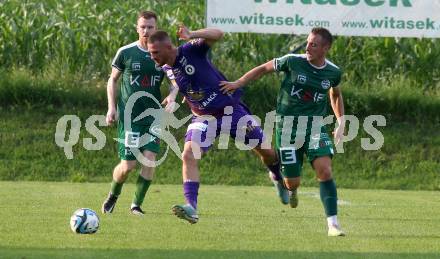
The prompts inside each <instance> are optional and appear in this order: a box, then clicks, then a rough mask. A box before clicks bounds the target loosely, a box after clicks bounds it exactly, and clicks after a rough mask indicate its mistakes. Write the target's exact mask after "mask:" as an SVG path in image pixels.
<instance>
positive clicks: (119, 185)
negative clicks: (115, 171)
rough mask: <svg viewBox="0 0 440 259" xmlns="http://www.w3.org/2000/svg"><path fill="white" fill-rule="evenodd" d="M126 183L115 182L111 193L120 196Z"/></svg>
mask: <svg viewBox="0 0 440 259" xmlns="http://www.w3.org/2000/svg"><path fill="white" fill-rule="evenodd" d="M123 185H124V183H118V182H116V181H115V180H113V181H112V187H111V188H110V192H111V193H112V194H113V195H115V196H119V195H120V194H121V190H122V186H123Z"/></svg>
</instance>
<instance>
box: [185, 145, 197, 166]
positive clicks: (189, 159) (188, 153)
mask: <svg viewBox="0 0 440 259" xmlns="http://www.w3.org/2000/svg"><path fill="white" fill-rule="evenodd" d="M182 160H183V162H184V163H194V162H195V161H196V158H195V156H194V153H193V150H192V149H191V148H185V149H184V150H183V153H182Z"/></svg>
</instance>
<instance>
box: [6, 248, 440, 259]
mask: <svg viewBox="0 0 440 259" xmlns="http://www.w3.org/2000/svg"><path fill="white" fill-rule="evenodd" d="M0 251H1V256H0V257H1V258H22V259H25V258H253V259H255V258H326V259H329V258H438V254H435V253H380V252H371V253H370V252H367V253H353V252H296V251H218V250H194V249H188V250H173V249H170V250H158V249H91V248H65V249H61V248H10V247H1V246H0Z"/></svg>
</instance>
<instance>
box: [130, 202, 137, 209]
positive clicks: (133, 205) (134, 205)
mask: <svg viewBox="0 0 440 259" xmlns="http://www.w3.org/2000/svg"><path fill="white" fill-rule="evenodd" d="M137 206H138V205H136V204H134V203H132V204H131V207H130V208H131V209H133V208H134V207H137Z"/></svg>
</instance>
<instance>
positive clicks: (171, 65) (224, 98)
mask: <svg viewBox="0 0 440 259" xmlns="http://www.w3.org/2000/svg"><path fill="white" fill-rule="evenodd" d="M177 34H178V36H179V38H180V39H182V40H190V41H189V42H187V43H185V44H183V45H181V46H179V47H175V46H174V45H173V44H172V42H171V39H170V37H169V35H168V34H167V33H166V32H165V31H156V32H155V33H153V34H152V35H150V37H149V39H148V50H149V51H150V53H151V58H152V59H153V60H154V61H155V62H156V63H157V64H158V65H159V66H161V67H162V69H163V70H164V71H165V72H166V73H167V76H168V78H169V79H170V80H171V82H172V84H173V85H174V86H175V88H174V89H173V90H171V92H170V95H169V96H168V97H167V98H166V99H165V104H169V103H171V102H173V101H174V100H175V96H176V95H177V92H180V93H181V94H182V95H183V96H184V97H185V99H186V102H187V103H188V105H189V106H190V108H191V111H192V113H193V115H194V116H193V118H192V121H191V124H190V125H189V126H188V130H187V132H186V135H185V145H184V150H183V154H182V160H183V165H182V177H183V191H184V196H185V200H186V204H184V205H174V206H173V207H172V211H173V213H174V214H175V215H176V216H177V217H179V218H182V219H185V220H187V221H188V222H190V223H191V224H194V223H197V221H198V219H199V217H198V215H197V197H198V190H199V186H200V184H199V182H200V172H199V168H198V160H200V159H201V154H204V153H206V152H207V151H208V149H209V148H210V146H211V145H212V143H213V142H214V140H215V139H216V137H218V136H219V134H220V131H221V132H222V133H224V132H225V128H227V132H228V133H229V136H231V137H232V138H234V139H236V140H237V139H238V140H239V141H240V140H242V141H243V142H244V143H245V144H248V143H249V141H250V140H258V145H256V146H255V147H254V148H253V149H252V150H253V151H254V152H255V153H256V154H257V155H258V156H259V157H260V158H261V160H262V162H263V163H264V164H265V165H266V166H267V167H268V169H269V174H270V176H271V179H272V181H273V182H274V184H275V186H276V188H277V192H278V196H279V197H280V199H281V202H282V203H283V204H288V203H289V193H288V191H287V189H286V188H285V187H284V185H283V182H282V176H281V174H280V166H279V162H278V158H277V155H276V152H275V150H274V149H272V148H269V149H263V148H262V146H261V144H262V142H263V138H264V136H263V131H262V129H261V127H260V126H259V125H258V124H257V123H256V121H255V120H252V119H248V120H247V123H246V124H245V125H244V129H243V128H242V127H241V124H240V123H239V121H240V119H241V118H242V117H244V116H247V117H246V118H248V117H249V116H250V111H249V109H248V108H247V107H246V106H245V105H244V104H243V103H242V102H241V100H240V97H241V95H242V91H241V90H238V91H235V92H234V93H232V94H223V93H222V92H221V91H220V86H219V83H220V81H226V78H225V77H224V76H223V75H222V73H221V72H220V71H218V70H217V68H215V67H214V65H213V64H212V63H211V62H210V60H209V59H208V57H207V54H208V51H209V49H210V48H211V46H212V45H213V44H214V43H215V42H217V41H218V40H220V39H221V38H222V37H223V32H222V31H221V30H218V29H215V28H205V29H200V30H196V31H190V30H189V29H188V28H187V27H185V26H184V25H181V26H180V27H179V30H178V33H177ZM229 120H230V121H229ZM229 123H230V124H229ZM226 124H227V125H228V126H229V125H230V127H222V126H223V125H226ZM241 133H243V134H241ZM243 135H244V137H243Z"/></svg>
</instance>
